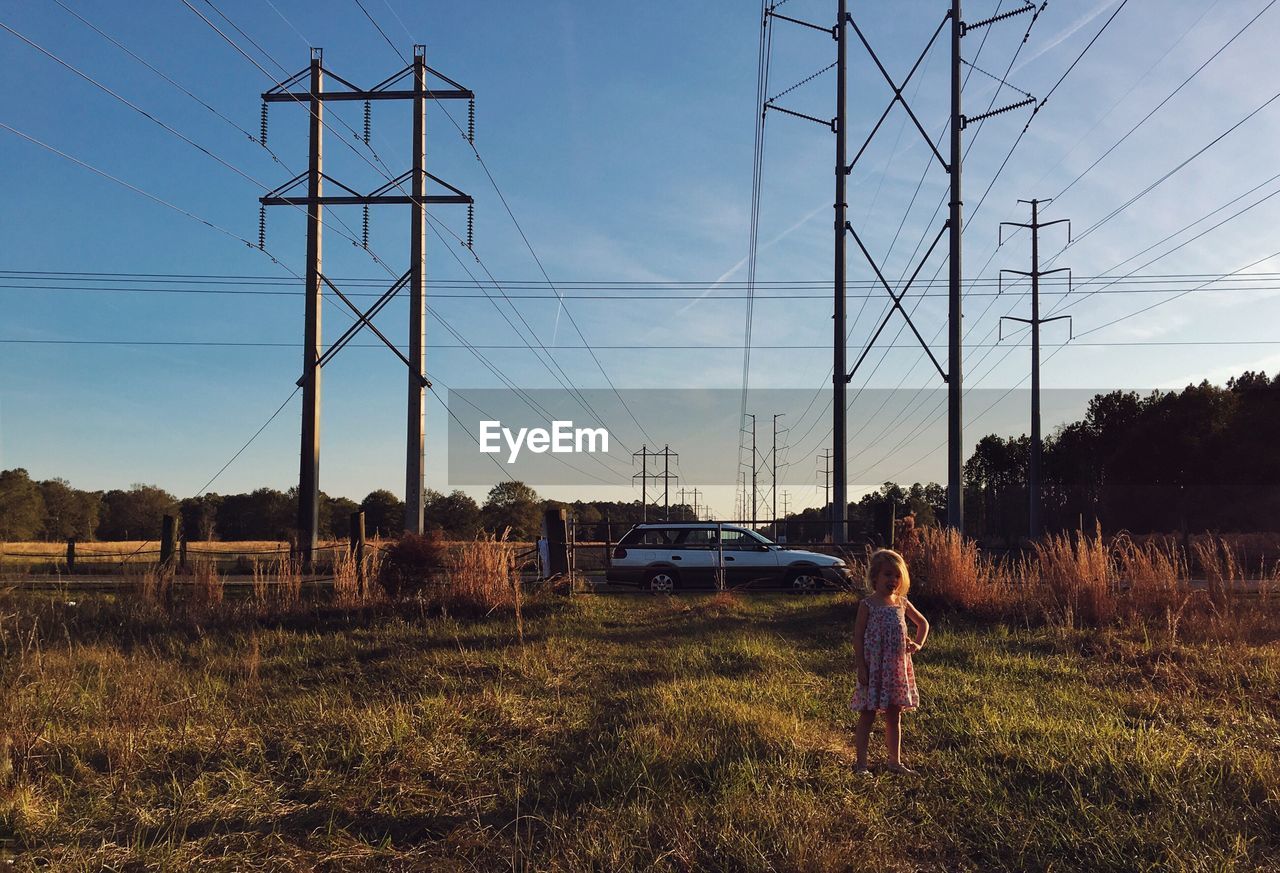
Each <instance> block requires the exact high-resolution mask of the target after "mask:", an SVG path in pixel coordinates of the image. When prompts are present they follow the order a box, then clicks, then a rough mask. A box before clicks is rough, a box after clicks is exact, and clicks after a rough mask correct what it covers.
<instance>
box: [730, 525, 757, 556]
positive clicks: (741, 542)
mask: <svg viewBox="0 0 1280 873" xmlns="http://www.w3.org/2000/svg"><path fill="white" fill-rule="evenodd" d="M724 547H725V548H726V549H731V550H737V551H744V550H747V551H755V550H756V549H757V548H759V547H760V541H759V540H758V539H756V538H755V537H753V536H752V535H751V534H749V533H747V532H746V531H745V530H725V531H724Z"/></svg>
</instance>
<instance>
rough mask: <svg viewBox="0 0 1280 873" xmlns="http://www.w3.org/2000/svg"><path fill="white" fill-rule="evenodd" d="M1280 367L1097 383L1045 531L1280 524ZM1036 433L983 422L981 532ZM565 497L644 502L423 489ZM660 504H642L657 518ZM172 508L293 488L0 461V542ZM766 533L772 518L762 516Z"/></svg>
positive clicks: (325, 514) (1069, 442)
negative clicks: (47, 472) (194, 483)
mask: <svg viewBox="0 0 1280 873" xmlns="http://www.w3.org/2000/svg"><path fill="white" fill-rule="evenodd" d="M1277 447H1280V376H1277V377H1275V378H1272V379H1268V378H1267V376H1266V374H1265V373H1253V372H1246V373H1244V374H1243V375H1241V376H1239V377H1237V378H1233V379H1231V380H1229V381H1228V382H1227V384H1226V386H1214V385H1210V384H1209V383H1208V382H1207V381H1206V382H1202V383H1200V384H1199V385H1190V386H1187V387H1186V388H1185V389H1183V390H1181V391H1155V392H1152V393H1151V394H1149V395H1147V396H1145V397H1144V396H1139V395H1138V394H1137V393H1135V392H1132V391H1112V392H1109V393H1105V394H1098V395H1096V396H1094V397H1093V399H1092V400H1090V402H1089V404H1088V407H1087V409H1086V412H1085V415H1084V417H1083V418H1082V419H1081V420H1080V421H1076V422H1072V423H1070V424H1066V425H1063V426H1061V427H1059V428H1058V429H1057V430H1056V431H1054V432H1053V433H1052V434H1050V435H1049V436H1047V437H1046V438H1045V440H1044V462H1043V465H1042V470H1043V498H1044V513H1043V514H1044V519H1045V525H1046V528H1047V529H1048V530H1050V531H1053V530H1067V529H1074V528H1076V527H1081V526H1082V527H1084V528H1086V529H1092V528H1093V527H1094V525H1095V524H1099V525H1101V526H1102V527H1103V529H1104V530H1107V531H1115V530H1120V529H1124V530H1129V531H1132V532H1135V533H1148V532H1172V531H1186V530H1218V531H1260V530H1278V529H1280V449H1278V448H1277ZM1029 456H1030V440H1029V438H1028V437H1026V436H1019V437H1009V438H1004V437H1000V436H997V435H995V434H991V435H988V436H985V437H983V438H982V439H981V440H979V442H978V444H977V446H976V448H975V450H974V452H973V454H972V456H971V457H970V458H969V460H968V461H967V462H966V464H965V470H964V472H965V505H966V519H965V526H966V532H967V533H969V534H971V535H973V536H976V537H978V538H980V539H983V540H985V541H988V542H995V541H1001V540H1004V541H1013V540H1016V539H1017V538H1019V537H1022V536H1025V535H1026V533H1027V504H1028V500H1029V497H1028V488H1027V464H1028V459H1029ZM945 503H946V491H945V489H944V488H943V487H942V486H941V485H939V484H937V483H932V482H931V483H928V484H921V483H915V484H913V485H910V486H907V487H902V486H899V485H897V484H895V483H892V482H886V483H885V484H884V486H883V487H882V488H880V489H878V490H877V491H874V492H872V493H870V494H867V495H864V496H863V497H862V498H860V499H859V500H858V501H855V502H853V503H850V504H849V513H848V514H849V519H850V529H849V536H850V538H852V539H858V538H865V539H877V538H883V536H884V535H885V533H886V532H887V531H888V530H889V528H890V526H891V525H892V519H893V518H895V517H897V518H900V517H902V516H904V515H908V514H910V515H914V516H915V519H916V523H917V524H920V525H929V524H935V523H937V519H938V517H939V516H940V514H941V512H942V507H943V506H944V505H945ZM556 507H559V508H563V509H565V510H566V511H567V513H568V514H569V515H571V516H573V517H574V518H576V519H577V521H578V523H579V524H580V525H583V526H584V529H583V532H582V534H581V536H580V538H582V539H587V538H591V539H601V538H603V536H604V535H605V533H606V531H605V528H604V522H605V521H606V520H608V521H609V522H611V526H612V535H613V536H614V537H617V536H618V535H619V534H620V533H621V532H623V531H625V530H626V529H627V527H629V526H630V525H632V524H635V523H637V522H639V521H640V520H641V519H642V518H644V517H645V508H644V507H643V506H641V504H640V502H639V501H631V502H618V501H583V500H579V501H573V502H571V503H562V502H558V501H552V500H544V499H542V498H541V497H539V495H538V494H537V492H536V491H534V489H532V488H530V487H529V486H528V485H526V484H524V483H522V482H503V483H500V484H498V485H495V486H494V487H493V488H492V489H490V491H489V493H488V495H487V496H486V498H485V501H484V503H477V502H476V501H475V500H474V499H472V498H471V497H470V496H469V495H467V494H466V493H464V492H462V491H456V490H455V491H452V492H450V493H448V494H444V493H441V492H438V491H433V490H429V491H428V492H427V495H426V503H425V507H424V516H425V523H426V527H427V529H428V530H438V531H440V532H441V533H442V534H443V535H445V536H446V537H448V538H450V539H467V538H471V537H473V536H475V535H476V534H478V533H480V532H481V531H489V532H494V533H500V532H502V531H503V530H509V531H510V535H511V537H512V538H513V539H517V540H531V539H533V538H535V537H536V536H537V535H538V534H539V532H540V531H541V528H542V516H543V512H544V510H546V509H548V508H556ZM319 510H320V535H321V536H322V537H324V538H342V537H344V536H346V534H347V530H348V519H349V518H350V516H351V513H353V512H355V511H357V510H363V511H364V513H365V529H366V532H367V533H368V535H370V536H381V537H394V536H398V535H399V532H400V531H401V530H402V528H403V518H404V503H403V501H401V500H400V499H399V498H398V497H396V496H395V495H394V494H392V493H391V492H390V491H387V490H383V489H379V490H376V491H372V492H370V493H369V494H368V495H366V496H365V498H364V499H363V500H361V501H359V502H356V501H354V500H351V499H349V498H346V497H332V496H330V495H327V494H324V493H323V492H322V493H321V495H320V504H319ZM660 512H661V510H660V509H657V508H655V507H653V506H652V505H651V506H650V507H649V508H648V517H649V519H650V520H656V519H657V518H658V517H659V513H660ZM669 514H670V517H671V519H672V520H673V521H674V520H684V519H692V518H693V517H694V516H693V508H692V507H690V506H688V505H687V504H678V505H672V506H671V507H670V509H669ZM165 515H177V516H180V517H181V520H182V530H183V532H184V534H185V536H186V537H187V539H188V540H192V541H196V540H214V539H221V540H233V541H234V540H276V541H283V540H288V539H290V537H291V536H292V534H293V532H294V531H295V528H296V523H297V522H296V519H297V491H296V489H290V490H289V491H278V490H276V489H273V488H259V489H257V490H255V491H252V492H248V493H244V494H215V493H208V494H203V495H200V496H198V497H187V498H178V497H176V496H174V495H172V494H170V493H168V492H167V491H165V490H163V489H161V488H158V487H156V486H154V485H142V484H138V485H133V486H132V487H130V488H128V489H119V490H110V491H84V490H81V489H78V488H74V487H73V486H72V485H71V484H70V483H69V482H67V481H66V480H63V479H47V480H43V481H34V480H32V479H31V478H30V476H29V475H28V474H27V471H26V470H23V469H14V470H4V471H0V541H9V542H17V541H23V540H37V539H39V540H47V541H61V540H65V539H68V538H72V537H74V538H76V539H80V540H85V541H88V540H95V539H96V540H154V539H157V538H159V536H160V526H161V518H162V517H163V516H165ZM828 517H829V510H828V509H827V508H826V507H815V508H810V509H806V510H804V511H802V512H798V513H794V514H791V515H788V516H787V519H786V520H785V522H784V523H783V524H781V525H779V527H778V533H779V534H782V535H785V536H786V538H787V539H789V540H791V541H792V542H796V541H800V540H817V539H822V538H823V537H824V536H825V535H826V534H827V533H828V532H829V527H828V521H827V519H828ZM761 529H762V530H763V531H765V532H768V531H769V530H770V526H769V525H768V524H767V523H762V524H761Z"/></svg>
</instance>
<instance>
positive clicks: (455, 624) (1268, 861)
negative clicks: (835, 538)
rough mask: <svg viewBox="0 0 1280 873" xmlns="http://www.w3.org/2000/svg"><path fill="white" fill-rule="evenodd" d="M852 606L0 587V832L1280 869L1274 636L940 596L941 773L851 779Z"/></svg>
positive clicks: (263, 858) (303, 853)
mask: <svg viewBox="0 0 1280 873" xmlns="http://www.w3.org/2000/svg"><path fill="white" fill-rule="evenodd" d="M855 602H856V601H855V600H854V599H853V598H852V597H851V596H849V595H834V596H816V597H805V598H795V597H787V596H784V595H769V596H756V597H750V598H740V597H734V596H729V595H719V596H715V595H708V596H688V597H678V598H671V599H662V598H650V597H640V596H616V597H600V596H595V597H592V596H581V597H577V598H574V599H572V600H563V599H556V598H545V599H538V600H535V601H533V602H530V603H528V604H526V608H525V611H524V617H523V638H524V641H523V644H521V643H520V642H518V640H517V635H516V629H515V621H514V618H513V617H512V616H510V615H506V614H495V615H492V616H489V617H487V618H467V619H457V618H451V617H441V616H432V615H427V614H424V613H423V612H422V611H421V610H418V611H415V610H414V609H412V608H408V607H403V608H399V609H393V608H391V607H388V606H381V607H377V608H376V609H375V610H373V611H364V612H361V611H359V610H357V611H348V612H339V611H336V610H334V611H325V610H324V609H321V608H318V607H314V606H313V607H310V608H306V607H304V608H301V609H300V610H299V611H297V612H295V613H292V614H288V615H282V616H276V617H273V618H271V619H269V620H267V619H259V620H253V621H249V620H246V619H245V618H244V617H243V616H242V617H239V618H234V617H227V616H225V615H224V616H222V617H220V618H216V619H215V618H210V619H209V620H207V621H200V620H196V619H192V620H190V621H186V622H171V621H168V620H165V619H162V618H160V617H157V618H156V619H155V620H154V622H151V623H149V622H148V621H147V620H146V619H145V617H138V615H137V614H135V613H129V616H131V617H128V618H127V620H120V616H121V615H122V613H121V612H120V608H119V607H118V605H115V604H114V603H113V601H112V600H110V599H109V598H97V599H88V600H80V601H78V602H77V603H76V604H75V605H74V606H73V605H70V604H68V603H67V602H66V601H65V599H50V598H47V597H46V598H36V597H35V596H34V595H19V594H16V593H9V594H6V595H0V621H2V622H3V624H0V642H2V646H3V648H2V649H0V652H2V657H3V684H2V686H0V694H2V695H3V696H2V697H0V712H3V716H0V746H2V747H3V748H2V749H0V751H3V753H4V754H3V755H0V845H6V846H7V851H8V852H10V853H11V857H12V860H13V861H14V862H15V864H16V867H17V869H57V870H86V871H87V870H101V869H121V870H143V869H148V870H150V869H172V870H178V869H192V868H196V867H199V868H200V869H211V870H238V869H246V868H250V867H257V868H260V869H264V870H312V869H329V870H353V869H355V870H362V869H363V870H386V869H391V870H397V869H423V870H441V871H454V870H456V871H467V870H485V871H488V870H552V871H557V870H564V871H569V870H575V871H576V870H602V871H603V870H608V871H618V870H672V871H693V870H725V871H739V870H745V871H753V870H760V871H765V870H780V871H781V870H787V871H792V870H793V871H827V870H830V871H835V870H862V869H880V870H939V871H941V870H957V869H960V870H964V869H972V870H988V869H1012V870H1046V869H1057V870H1086V869H1087V870H1125V871H1129V870H1232V869H1240V870H1255V869H1280V861H1278V860H1277V859H1280V711H1278V703H1277V701H1278V700H1280V645H1277V644H1276V643H1270V644H1265V645H1251V646H1245V645H1242V644H1238V643H1236V644H1230V645H1216V644H1193V645H1188V644H1184V643H1170V642H1168V641H1167V639H1165V638H1163V637H1161V638H1156V637H1155V636H1153V635H1151V634H1149V633H1146V632H1144V631H1140V630H1136V631H1132V632H1127V631H1122V630H1111V631H1102V632H1098V631H1093V632H1084V631H1062V630H1051V629H1018V628H1011V627H1008V626H1005V625H1000V624H979V623H976V622H974V621H972V620H968V619H963V618H960V617H956V616H951V617H947V616H942V615H933V616H931V618H933V619H934V621H935V627H934V631H933V634H932V635H931V637H930V640H929V645H928V647H927V648H926V650H925V651H924V652H922V653H921V654H920V655H919V656H917V672H918V677H919V683H920V688H921V693H922V700H923V704H922V708H921V709H920V711H918V712H917V713H914V714H911V715H908V716H906V717H905V718H904V723H905V724H904V734H905V743H904V758H905V760H907V761H908V762H909V763H911V764H912V765H914V766H917V767H918V768H919V769H920V770H921V771H922V775H921V776H919V777H906V778H904V777H898V776H893V775H890V774H887V773H880V774H878V775H876V776H875V777H873V778H871V779H861V778H859V777H855V776H854V775H853V774H852V773H851V771H850V766H849V765H850V761H851V758H852V749H851V730H850V729H851V724H852V714H851V713H850V712H849V710H848V709H847V705H846V701H847V700H848V698H849V696H850V694H851V692H852V683H853V676H852V672H853V671H852V669H851V649H850V642H849V630H850V627H851V624H852V617H853V611H854V604H855ZM878 743H879V737H876V738H873V755H872V758H873V762H874V761H878V760H880V759H882V757H883V756H882V752H881V749H880V748H879V746H878ZM0 851H5V850H3V849H0Z"/></svg>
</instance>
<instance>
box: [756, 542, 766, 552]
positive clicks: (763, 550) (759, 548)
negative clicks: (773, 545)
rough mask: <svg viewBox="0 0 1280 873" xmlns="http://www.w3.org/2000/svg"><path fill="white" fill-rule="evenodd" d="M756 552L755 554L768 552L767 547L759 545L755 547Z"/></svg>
mask: <svg viewBox="0 0 1280 873" xmlns="http://www.w3.org/2000/svg"><path fill="white" fill-rule="evenodd" d="M756 551H757V552H767V551H769V547H768V546H766V545H764V544H763V543H761V544H760V545H758V546H756Z"/></svg>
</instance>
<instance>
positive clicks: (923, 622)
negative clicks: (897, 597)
mask: <svg viewBox="0 0 1280 873" xmlns="http://www.w3.org/2000/svg"><path fill="white" fill-rule="evenodd" d="M903 606H905V607H906V609H905V610H903V611H904V612H906V614H907V618H909V619H911V623H912V624H914V625H915V626H916V638H915V639H914V640H911V641H910V642H912V643H913V644H914V645H915V649H913V651H916V652H918V651H920V650H921V649H923V648H924V641H925V640H926V639H928V638H929V620H928V619H927V618H925V617H924V616H923V615H921V614H920V611H919V610H918V609H916V608H915V607H914V606H912V605H911V601H910V600H904V601H903Z"/></svg>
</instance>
